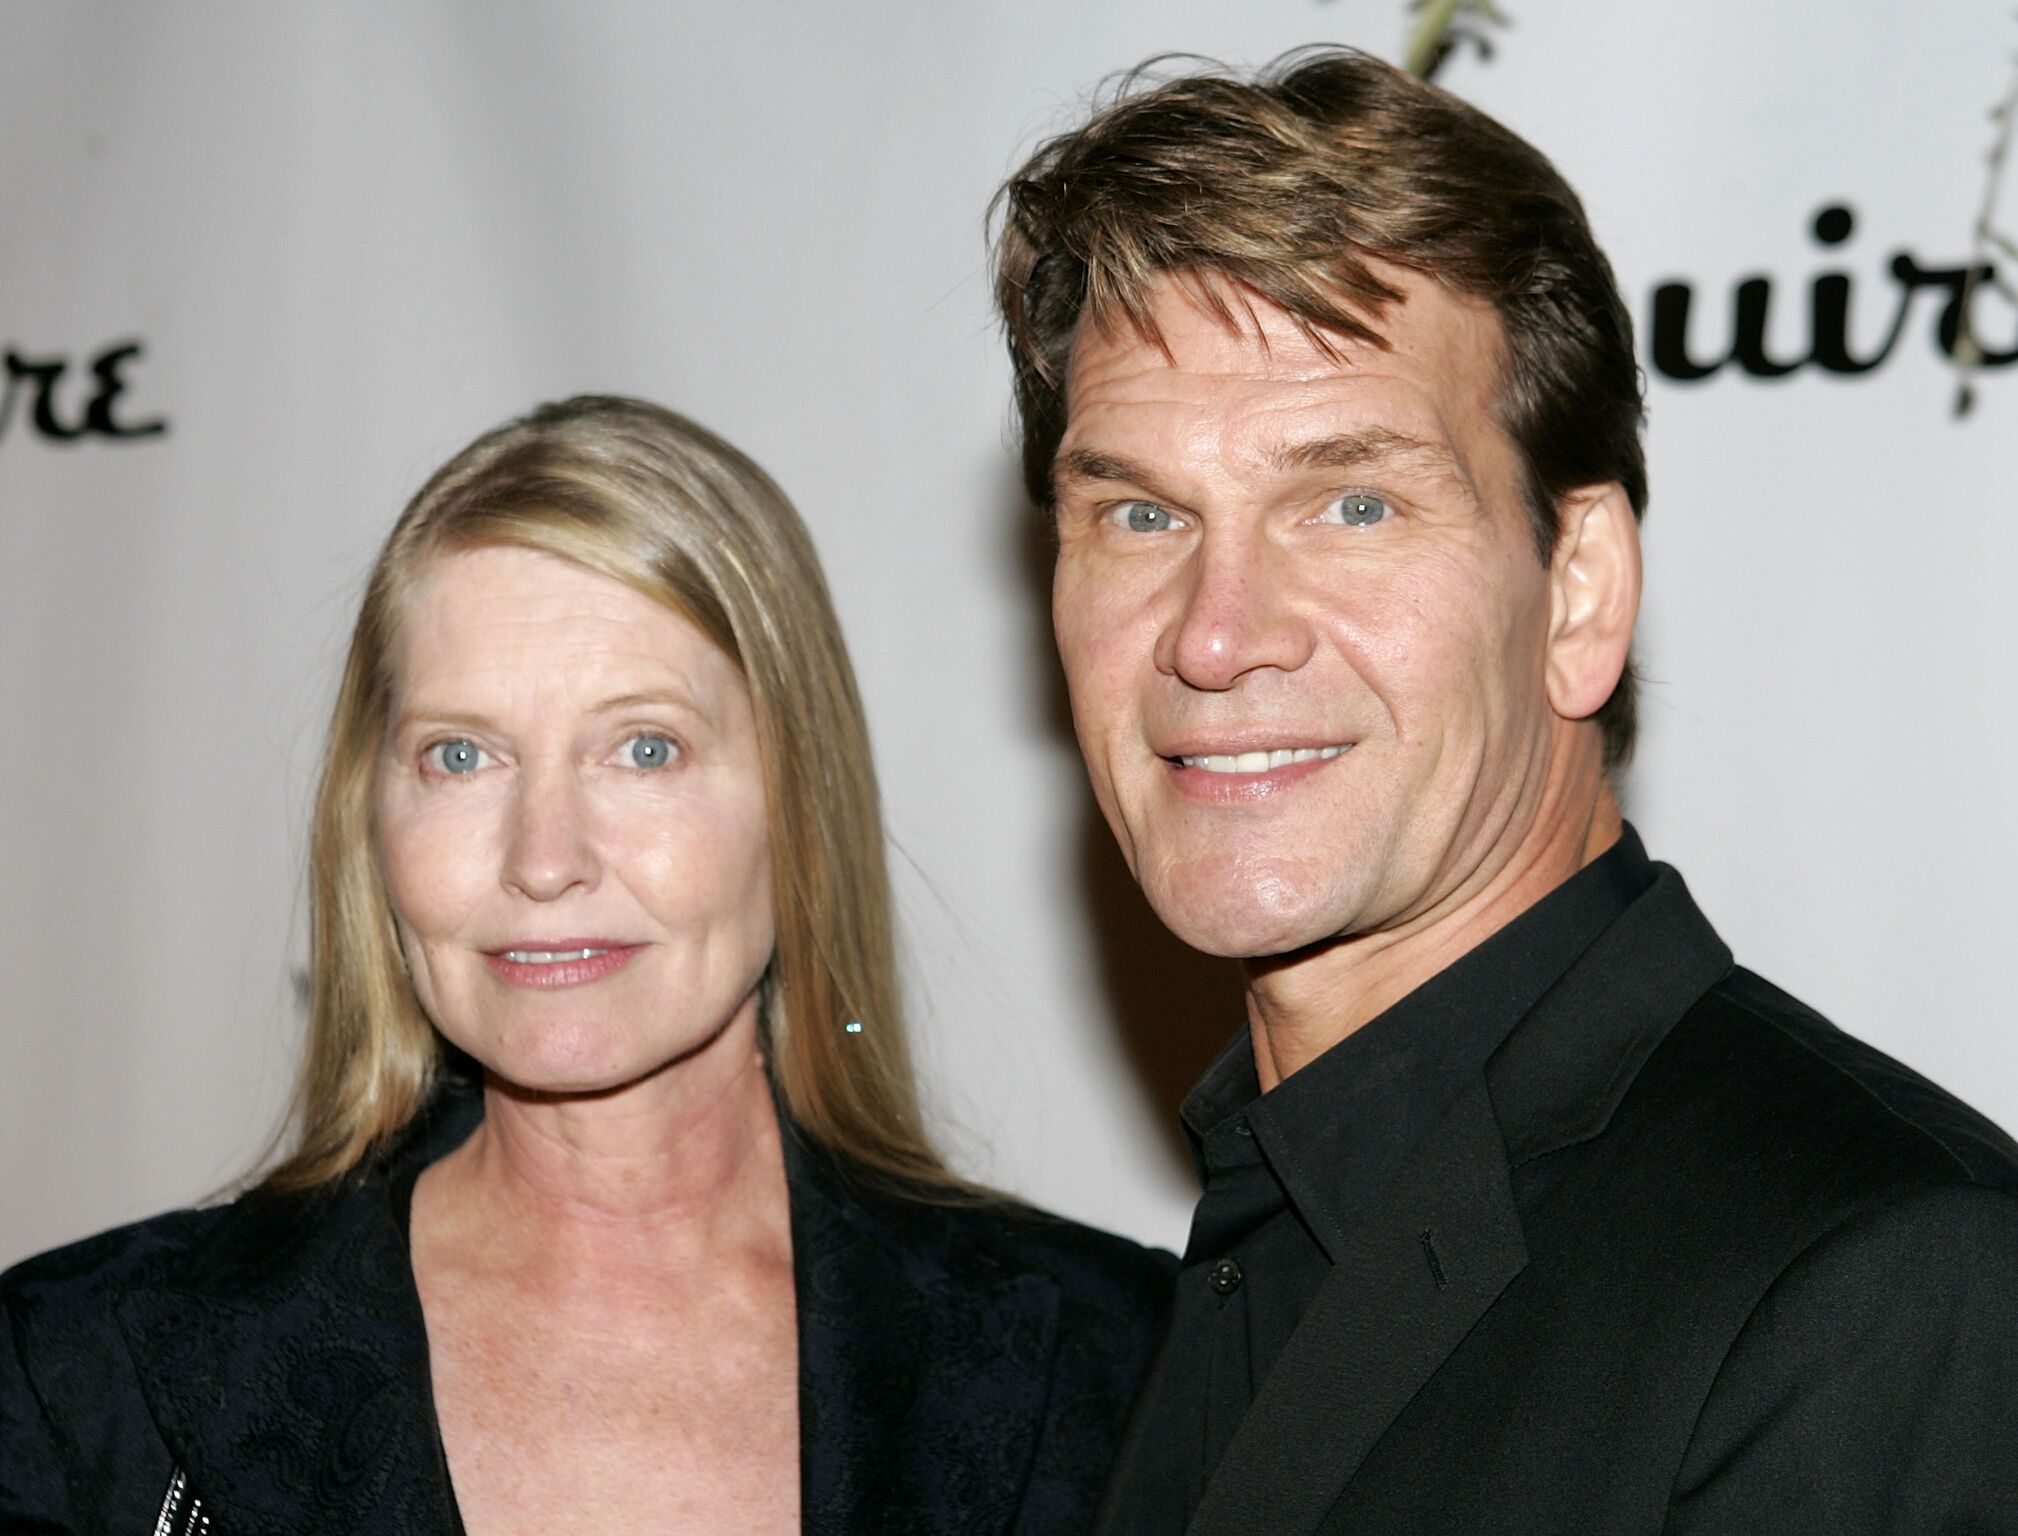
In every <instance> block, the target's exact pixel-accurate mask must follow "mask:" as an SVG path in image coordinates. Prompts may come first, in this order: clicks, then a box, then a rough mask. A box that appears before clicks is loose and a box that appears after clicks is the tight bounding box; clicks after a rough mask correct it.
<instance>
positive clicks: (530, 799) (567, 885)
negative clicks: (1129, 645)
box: [504, 769, 602, 901]
mask: <svg viewBox="0 0 2018 1536" xmlns="http://www.w3.org/2000/svg"><path fill="white" fill-rule="evenodd" d="M601 876H602V861H601V858H600V856H599V855H598V853H597V851H596V844H595V839H594V837H593V836H592V835H591V828H590V824H589V813H588V807H587V806H586V805H585V804H584V803H583V795H582V786H581V784H580V781H579V780H578V779H577V778H576V777H575V775H574V774H572V773H569V772H567V771H565V770H559V769H541V770H530V769H529V770H527V771H526V772H525V773H524V774H523V776H522V777H521V778H520V780H519V783H518V785H517V788H516V790H515V793H514V795H513V803H512V812H511V826H510V829H509V833H508V837H507V844H506V848H505V865H504V881H505V884H506V885H507V886H508V887H510V888H511V889H512V890H515V891H517V892H519V893H520V894H521V895H524V896H526V897H529V898H530V899H531V900H533V901H553V900H556V899H557V898H559V897H561V896H563V895H565V894H567V892H569V891H571V890H574V889H576V888H581V889H584V890H593V889H594V888H595V885H596V882H597V881H598V880H599V879H600V878H601Z"/></svg>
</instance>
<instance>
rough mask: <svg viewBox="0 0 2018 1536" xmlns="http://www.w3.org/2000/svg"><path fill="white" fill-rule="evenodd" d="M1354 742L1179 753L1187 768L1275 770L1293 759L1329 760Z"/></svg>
mask: <svg viewBox="0 0 2018 1536" xmlns="http://www.w3.org/2000/svg"><path fill="white" fill-rule="evenodd" d="M1351 745H1352V743H1351V742H1346V743H1344V745H1342V746H1336V747H1279V748H1277V749H1276V750H1275V751H1273V752H1236V753H1213V754H1211V755H1209V756H1205V757H1180V758H1179V759H1178V760H1177V761H1178V762H1179V763H1181V764H1182V765H1183V766H1184V767H1186V768H1202V769H1204V770H1205V771H1206V772H1207V773H1272V772H1273V771H1274V770H1276V769H1277V768H1287V767H1288V766H1289V765H1290V764H1291V763H1313V762H1318V761H1320V760H1323V761H1329V760H1330V759H1332V758H1334V757H1337V756H1338V754H1339V753H1341V752H1343V751H1345V750H1346V749H1347V748H1349V747H1350V746H1351Z"/></svg>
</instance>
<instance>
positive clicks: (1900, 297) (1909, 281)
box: [1647, 203, 2018, 383]
mask: <svg viewBox="0 0 2018 1536" xmlns="http://www.w3.org/2000/svg"><path fill="white" fill-rule="evenodd" d="M1856 226H1857V218H1856V214H1855V212H1854V211H1852V210H1851V209H1850V208H1848V207H1846V206H1844V205H1843V204H1840V203H1834V204H1831V205H1829V206H1828V207H1826V208H1822V209H1820V210H1818V211H1817V212H1816V214H1815V218H1814V224H1813V226H1812V233H1813V235H1814V239H1815V243H1816V244H1817V245H1820V246H1824V247H1830V246H1838V245H1841V244H1843V242H1844V241H1846V240H1848V239H1849V238H1850V236H1851V234H1852V233H1853V232H1854V231H1855V229H1856ZM1887 270H1888V271H1889V272H1890V274H1891V278H1892V282H1891V292H1892V295H1893V297H1892V302H1891V310H1892V313H1891V323H1890V324H1889V325H1888V326H1887V327H1886V329H1885V332H1884V338H1883V340H1882V341H1879V342H1878V343H1877V344H1876V345H1874V346H1872V347H1870V349H1869V350H1867V351H1862V352H1860V351H1858V350H1857V349H1856V346H1855V344H1854V343H1853V342H1852V340H1851V337H1850V305H1851V298H1852V288H1853V283H1854V279H1853V278H1852V276H1851V274H1850V273H1848V272H1841V271H1826V272H1820V273H1817V274H1816V275H1815V277H1814V278H1813V279H1811V280H1810V282H1809V284H1808V348H1807V351H1805V352H1803V353H1800V354H1799V355H1793V354H1789V355H1786V356H1780V357H1775V356H1773V355H1772V353H1771V352H1770V350H1769V349H1768V343H1767V339H1766V332H1767V324H1768V321H1769V318H1770V316H1771V313H1772V307H1773V300H1774V287H1773V279H1772V278H1770V277H1765V276H1754V277H1746V278H1742V279H1740V280H1739V281H1738V283H1737V284H1736V286H1735V287H1734V288H1733V289H1732V291H1731V309H1730V315H1731V329H1730V332H1729V336H1730V341H1729V344H1728V346H1727V347H1726V348H1725V350H1724V351H1723V353H1722V354H1721V355H1719V356H1714V357H1706V356H1704V355H1702V354H1697V353H1692V352H1691V351H1690V350H1689V345H1690V338H1689V317H1690V312H1691V311H1692V310H1693V309H1694V308H1695V302H1696V289H1695V287H1694V285H1692V284H1690V283H1686V282H1679V281H1677V282H1666V283H1662V284H1660V285H1659V286H1658V287H1657V288H1655V289H1654V293H1653V323H1652V325H1651V326H1650V327H1649V330H1648V347H1647V353H1648V356H1647V361H1648V363H1649V364H1650V365H1651V366H1652V368H1653V371H1654V372H1655V373H1658V374H1660V375H1661V376H1662V377H1663V378H1668V379H1675V380H1677V381H1680V382H1683V383H1690V382H1694V381H1696V380H1698V379H1707V378H1709V377H1710V376H1711V375H1712V374H1715V373H1718V372H1721V371H1722V370H1724V369H1725V368H1734V369H1736V370H1737V371H1738V372H1740V373H1744V374H1749V375H1750V376H1751V377H1753V378H1755V379H1779V378H1785V377H1786V376H1787V375H1788V374H1791V373H1798V372H1799V371H1800V370H1802V369H1803V368H1813V369H1816V370H1818V371H1820V372H1822V373H1833V374H1841V375H1853V376H1854V375H1857V374H1866V373H1870V372H1873V371H1874V370H1876V369H1878V368H1880V367H1882V366H1884V364H1885V363H1886V361H1887V360H1888V359H1890V358H1891V356H1892V354H1893V352H1894V350H1895V349H1896V348H1897V347H1898V344H1899V340H1900V338H1901V337H1902V336H1903V335H1904V334H1905V332H1906V328H1907V323H1908V322H1909V320H1911V318H1912V316H1913V312H1914V310H1915V308H1916V307H1918V308H1922V309H1924V308H1926V307H1927V306H1925V305H1923V304H1920V302H1919V301H1920V296H1921V295H1922V294H1926V293H1931V294H1934V295H1937V302H1938V303H1939V305H1940V309H1939V311H1938V313H1937V314H1936V316H1935V318H1934V324H1933V340H1934V345H1935V347H1936V349H1937V350H1938V351H1939V352H1940V354H1941V355H1942V356H1943V357H1947V358H1953V357H1954V356H1955V355H1956V349H1957V347H1958V345H1959V344H1960V342H1961V339H1962V326H1963V293H1964V290H1965V288H1966V287H1967V285H1968V283H1969V274H1970V268H1969V267H1968V266H1967V265H1966V264H1965V265H1962V266H1923V265H1922V264H1921V262H1920V259H1919V258H1918V257H1917V256H1915V255H1914V254H1913V253H1912V252H1911V251H1899V252H1897V253H1896V254H1895V255H1894V256H1893V257H1892V260H1891V262H1890V264H1889V266H1888V268H1887ZM1996 277H1997V272H1996V270H1995V269H1994V268H1992V267H1989V266H1987V265H1985V266H1982V267H1979V268H1978V269H1977V281H1978V282H1979V283H1981V284H1985V285H1987V284H1989V283H1990V282H1992V281H1994V280H1995V279H1996ZM1996 340H1997V339H1993V338H1986V337H1983V336H1980V335H1979V336H1977V337H1976V338H1975V341H1976V345H1977V346H1978V347H1979V348H1980V349H1981V355H1982V362H1981V365H1980V366H1982V367H1984V368H2008V367H2010V366H2011V365H2012V364H2013V363H2018V337H2013V338H2011V345H2010V346H2008V347H2002V348H2000V347H1999V346H1998V345H1997V344H1996Z"/></svg>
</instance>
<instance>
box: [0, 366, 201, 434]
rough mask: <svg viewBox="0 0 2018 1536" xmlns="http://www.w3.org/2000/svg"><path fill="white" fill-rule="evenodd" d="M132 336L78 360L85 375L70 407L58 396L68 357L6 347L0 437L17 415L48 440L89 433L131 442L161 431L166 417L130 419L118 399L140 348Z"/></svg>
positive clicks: (1, 370)
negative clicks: (86, 358)
mask: <svg viewBox="0 0 2018 1536" xmlns="http://www.w3.org/2000/svg"><path fill="white" fill-rule="evenodd" d="M142 350H143V349H142V347H141V344H140V343H139V342H137V341H115V342H113V343H111V344H110V345H108V346H105V347H103V348H101V349H100V350H99V351H98V352H96V353H94V354H93V355H92V356H91V357H90V358H89V359H88V360H85V361H83V362H82V363H81V364H79V365H78V366H79V372H80V374H83V375H88V382H85V383H84V385H83V388H82V390H81V391H80V392H78V393H80V395H81V398H80V399H79V401H78V403H77V404H76V405H75V407H74V408H73V409H71V410H70V411H69V412H67V413H66V412H65V411H64V409H63V406H62V403H61V401H60V400H59V398H58V389H59V387H60V386H61V385H62V383H63V379H64V375H66V374H67V373H69V372H70V370H71V367H72V366H73V361H74V360H73V359H72V358H70V357H67V356H64V355H61V354H58V355H56V356H39V357H38V356H30V355H29V354H27V353H25V352H18V351H16V350H15V349H14V348H13V347H8V348H7V349H6V351H5V354H4V358H0V439H5V437H6V436H7V434H8V432H9V430H10V429H11V428H12V427H13V426H14V425H15V421H16V417H17V415H18V417H19V420H20V423H21V425H22V427H23V428H24V429H25V430H26V431H28V432H31V433H33V434H34V435H35V436H37V437H40V438H43V439H45V440H46V441H48V442H52V443H75V442H80V441H83V440H85V439H90V438H104V439H110V440H112V441H115V442H131V441H133V440H135V439H139V438H149V437H160V436H162V435H163V434H164V433H166V432H167V431H168V423H167V422H166V421H164V420H162V419H161V418H159V417H156V418H153V419H152V420H147V421H135V420H132V419H131V418H130V417H128V415H127V414H126V402H125V400H124V399H123V397H124V395H125V393H126V388H127V385H128V384H129V383H130V382H131V381H130V378H129V376H128V370H129V369H130V368H131V366H132V365H133V364H134V363H136V362H138V361H139V359H140V356H141V353H142Z"/></svg>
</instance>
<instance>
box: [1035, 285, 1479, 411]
mask: <svg viewBox="0 0 2018 1536" xmlns="http://www.w3.org/2000/svg"><path fill="white" fill-rule="evenodd" d="M1373 265H1374V266H1375V267H1377V268H1378V275H1379V276H1380V277H1381V278H1382V279H1383V281H1385V282H1386V283H1387V284H1388V286H1389V287H1390V288H1392V289H1393V290H1394V291H1395V292H1396V293H1397V294H1398V295H1399V297H1398V298H1397V300H1396V301H1395V302H1394V303H1392V304H1390V305H1388V306H1387V307H1386V308H1385V309H1383V310H1382V311H1381V312H1380V313H1379V314H1369V313H1366V312H1364V311H1363V310H1357V309H1352V310H1348V311H1347V312H1348V313H1350V314H1351V317H1352V319H1353V320H1354V322H1355V323H1357V324H1358V325H1360V326H1362V327H1364V328H1365V329H1366V330H1368V331H1370V332H1372V333H1373V335H1374V336H1375V337H1377V338H1379V339H1378V340H1364V339H1361V338H1357V337H1352V336H1346V335H1342V334H1340V333H1339V332H1337V331H1333V330H1326V329H1323V328H1321V327H1316V326H1313V325H1312V324H1309V323H1306V322H1305V321H1304V320H1302V319H1300V318H1299V317H1297V316H1295V315H1292V314H1291V313H1290V312H1289V311H1288V310H1286V309H1284V308H1283V307H1282V306H1280V305H1278V304H1276V303H1275V302H1274V301H1273V300H1271V299H1269V298H1267V297H1265V296H1264V295H1262V294H1260V293H1258V292H1256V291H1255V290H1253V289H1251V288H1247V287H1244V286H1242V285H1239V284H1237V283H1234V282H1232V281H1231V280H1229V279H1225V278H1219V277H1213V276H1200V275H1196V274H1188V273H1182V274H1180V273H1166V274H1163V275H1161V276H1159V277H1156V278H1154V279H1152V281H1151V282H1150V284H1149V286H1148V287H1147V289H1146V290H1145V292H1144V295H1143V303H1142V305H1141V307H1140V311H1139V313H1140V314H1141V315H1142V316H1143V317H1144V319H1145V320H1146V321H1147V324H1146V326H1142V325H1137V324H1136V323H1134V322H1133V321H1132V320H1131V319H1130V318H1129V317H1128V316H1127V315H1125V314H1106V315H1098V316H1096V315H1091V314H1089V315H1088V316H1087V317H1086V318H1085V319H1083V320H1082V321H1081V322H1080V325H1079V328H1078V331H1077V333H1076V334H1075V336H1074V338H1073V349H1072V356H1071V360H1070V371H1069V375H1068V380H1067V383H1068V394H1069V392H1070V389H1071V387H1073V386H1077V385H1080V384H1086V383H1092V382H1094V381H1096V380H1109V379H1111V378H1113V377H1117V376H1128V375H1131V374H1153V373H1156V372H1158V371H1163V372H1170V371H1175V372H1179V373H1186V374H1194V375H1198V376H1201V377H1213V376H1219V377H1229V378H1252V379H1256V380H1267V381H1273V382H1298V381H1310V380H1323V379H1331V378H1336V377H1339V376H1341V375H1346V376H1350V375H1353V374H1357V373H1364V372H1367V371H1369V370H1379V369H1380V368H1381V366H1382V364H1383V363H1384V362H1386V363H1392V362H1397V361H1406V362H1408V363H1410V364H1412V365H1414V367H1415V368H1417V369H1419V370H1422V371H1426V372H1430V373H1460V374H1462V373H1472V372H1481V373H1486V374H1490V373H1491V372H1492V371H1493V370H1494V368H1495V367H1496V364H1497V361H1498V358H1499V353H1500V344H1501V337H1502V331H1501V326H1500V321H1499V317H1498V315H1497V314H1496V313H1495V312H1494V311H1493V309H1492V307H1491V305H1489V304H1487V303H1485V302H1484V301H1482V300H1478V299H1473V298H1471V297H1469V296H1466V295H1463V294H1457V293H1453V292H1452V291H1451V290H1449V289H1447V288H1445V287H1444V286H1443V285H1442V284H1440V283H1438V282H1435V281H1434V280H1432V279H1430V278H1427V277H1424V276H1422V275H1421V274H1419V273H1416V272H1412V271H1409V270H1408V269H1406V268H1402V267H1395V266H1392V265H1391V264H1387V263H1373ZM1383 343H1384V345H1383Z"/></svg>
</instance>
